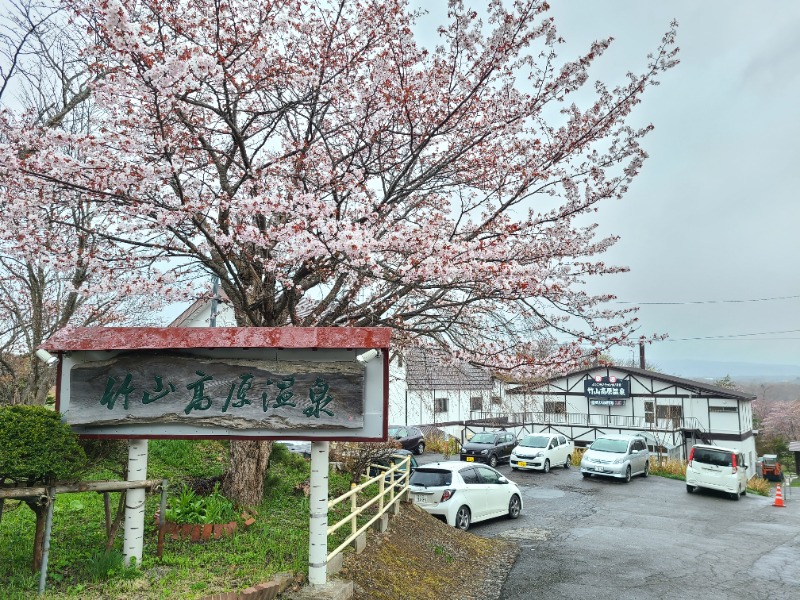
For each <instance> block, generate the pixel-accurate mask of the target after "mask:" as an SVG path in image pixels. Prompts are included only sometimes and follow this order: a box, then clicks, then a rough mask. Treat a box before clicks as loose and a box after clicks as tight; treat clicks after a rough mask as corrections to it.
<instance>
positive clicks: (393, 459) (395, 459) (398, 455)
mask: <svg viewBox="0 0 800 600" xmlns="http://www.w3.org/2000/svg"><path fill="white" fill-rule="evenodd" d="M407 456H408V457H410V460H409V466H410V468H411V469H410V470H411V475H413V474H414V471H416V470H417V466H418V465H417V459H416V458H414V455H413V454H412V453H411V451H410V450H398V451H397V452H395V453H394V454H392V455H391V456H389V457H386V458H379V459H377V460H374V461H373V462H372V464H371V465H370V466H369V476H370V477H375V476H376V475H378V473H380V472H381V471H382V470H383V469H380V468H379V467H378V466H376V465H380V466H381V467H385V468H386V469H388V468H389V467H391V465H392V463H394V464H400V462H401V461H403V460H404V459H405V458H406V457H407ZM405 473H406V470H405V469H403V468H400V469H398V470H397V471H395V473H394V478H395V479H400V478H401V477H403V476H404V475H405ZM386 479H387V481H388V480H389V479H390V478H389V476H388V475H387V476H386Z"/></svg>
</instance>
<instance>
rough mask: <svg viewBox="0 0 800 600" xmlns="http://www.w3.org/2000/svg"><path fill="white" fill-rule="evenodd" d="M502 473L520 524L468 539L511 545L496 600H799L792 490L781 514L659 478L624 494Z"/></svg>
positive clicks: (617, 484)
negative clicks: (518, 503) (514, 550)
mask: <svg viewBox="0 0 800 600" xmlns="http://www.w3.org/2000/svg"><path fill="white" fill-rule="evenodd" d="M418 458H421V459H422V460H421V461H420V462H422V463H426V462H431V461H434V460H437V459H439V460H440V459H442V457H441V456H436V455H430V454H426V455H423V456H422V457H418ZM499 470H500V471H501V472H503V473H504V474H505V475H507V476H508V477H509V478H510V479H512V480H513V481H515V482H516V483H517V484H518V485H519V486H520V488H521V489H522V493H523V501H524V505H525V507H524V510H523V513H522V515H521V516H520V518H519V519H517V520H514V521H511V520H508V519H495V520H493V521H489V522H486V523H477V524H475V525H473V526H472V528H471V529H470V531H471V532H472V533H474V534H476V535H482V536H487V537H494V536H498V537H504V538H507V539H513V540H515V541H516V542H518V543H519V544H520V548H521V551H520V554H519V557H518V559H517V561H516V563H515V565H514V567H513V569H512V570H511V572H510V573H509V576H508V578H507V579H506V581H505V584H504V585H503V588H502V590H501V591H500V593H499V595H498V598H502V599H503V600H522V599H529V598H539V597H541V598H547V599H548V600H560V599H564V600H567V599H568V600H572V599H575V598H592V599H593V600H611V599H618V598H619V599H623V598H634V599H637V600H649V599H653V600H661V599H668V598H670V599H671V598H676V599H677V598H681V599H682V598H692V597H696V598H702V599H703V600H717V599H720V600H736V599H740V598H741V599H742V600H745V599H747V600H760V599H763V600H779V599H784V598H786V599H789V598H791V599H796V598H800V489H799V488H795V491H796V494H795V497H794V498H790V499H787V500H786V502H785V503H786V507H785V508H780V507H775V506H773V505H772V504H773V499H772V498H766V497H763V496H753V495H747V496H744V497H743V498H742V499H741V500H740V501H738V502H736V501H733V500H730V499H729V498H728V497H727V496H725V495H723V494H718V493H715V492H706V491H702V490H701V491H698V492H695V493H694V494H688V493H687V492H686V485H685V484H684V482H683V481H676V480H672V479H665V478H662V477H654V476H650V477H648V478H646V479H645V478H642V477H636V478H634V479H633V480H632V481H631V482H630V483H629V484H625V483H624V482H621V481H617V480H610V479H600V478H594V477H593V478H590V479H583V478H582V477H581V474H580V472H579V470H578V469H577V468H574V467H573V468H571V469H567V470H565V469H561V468H554V469H553V470H551V472H550V473H547V474H545V473H540V472H520V471H514V472H512V471H511V469H510V467H509V466H508V465H502V466H500V467H499Z"/></svg>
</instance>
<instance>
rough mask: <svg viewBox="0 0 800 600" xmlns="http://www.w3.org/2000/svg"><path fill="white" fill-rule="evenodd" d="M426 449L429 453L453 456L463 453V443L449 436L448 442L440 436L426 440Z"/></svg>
mask: <svg viewBox="0 0 800 600" xmlns="http://www.w3.org/2000/svg"><path fill="white" fill-rule="evenodd" d="M425 448H426V449H427V450H428V451H429V452H435V453H438V454H444V455H445V456H453V455H454V454H458V453H459V452H461V442H460V441H459V440H458V438H456V437H453V436H447V439H446V440H445V438H444V437H443V436H440V435H437V436H430V437H427V438H425Z"/></svg>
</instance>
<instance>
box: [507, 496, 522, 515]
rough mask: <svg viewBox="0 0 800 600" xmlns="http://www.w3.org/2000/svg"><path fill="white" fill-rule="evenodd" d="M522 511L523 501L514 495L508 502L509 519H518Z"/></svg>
mask: <svg viewBox="0 0 800 600" xmlns="http://www.w3.org/2000/svg"><path fill="white" fill-rule="evenodd" d="M520 511H522V500H520V499H519V496H517V495H516V494H514V495H513V496H511V500H509V502H508V518H509V519H516V518H517V517H518V516H519V513H520Z"/></svg>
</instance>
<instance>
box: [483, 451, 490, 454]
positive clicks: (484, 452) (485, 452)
mask: <svg viewBox="0 0 800 600" xmlns="http://www.w3.org/2000/svg"><path fill="white" fill-rule="evenodd" d="M481 454H489V451H488V450H481Z"/></svg>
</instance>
